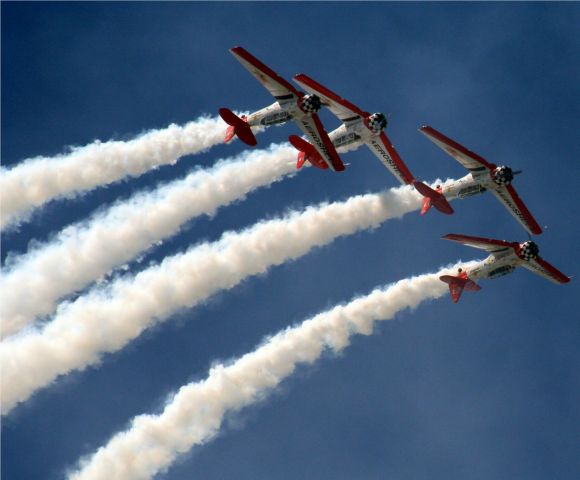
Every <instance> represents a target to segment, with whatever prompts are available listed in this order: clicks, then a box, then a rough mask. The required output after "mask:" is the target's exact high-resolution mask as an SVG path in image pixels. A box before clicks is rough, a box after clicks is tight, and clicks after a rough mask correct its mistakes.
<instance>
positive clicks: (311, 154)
mask: <svg viewBox="0 0 580 480" xmlns="http://www.w3.org/2000/svg"><path fill="white" fill-rule="evenodd" d="M288 140H289V142H290V143H291V144H292V146H293V147H294V148H295V149H296V150H298V151H299V153H298V161H297V163H296V168H297V169H300V168H302V165H304V162H306V160H308V161H309V162H310V163H311V164H312V165H313V166H315V167H317V168H320V169H322V170H326V169H327V168H328V165H327V164H326V162H325V161H323V160H322V157H321V156H320V154H319V153H318V152H317V151H316V148H314V146H313V145H311V144H310V143H308V142H307V141H306V140H304V139H303V138H300V137H299V136H298V135H290V136H289V137H288Z"/></svg>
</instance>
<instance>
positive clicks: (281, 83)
mask: <svg viewBox="0 0 580 480" xmlns="http://www.w3.org/2000/svg"><path fill="white" fill-rule="evenodd" d="M230 52H231V53H232V55H233V56H234V57H236V60H238V61H239V62H240V63H241V64H242V65H243V66H244V67H246V69H247V70H248V71H249V72H250V73H251V74H252V75H253V76H254V77H255V78H256V80H258V81H259V82H260V83H261V84H262V85H263V86H264V87H265V88H266V89H267V90H268V91H269V92H270V93H271V94H272V96H273V97H274V98H276V100H290V99H292V98H298V97H301V96H302V95H301V93H300V92H298V90H296V88H294V86H293V85H292V84H291V83H289V82H287V81H286V80H284V79H283V78H282V77H280V76H279V75H278V74H277V73H276V72H274V71H273V70H272V69H271V68H269V67H268V66H266V65H264V64H263V63H262V62H260V60H258V59H257V58H256V57H254V56H253V55H252V54H251V53H250V52H248V51H247V50H245V49H244V48H242V47H234V48H231V49H230Z"/></svg>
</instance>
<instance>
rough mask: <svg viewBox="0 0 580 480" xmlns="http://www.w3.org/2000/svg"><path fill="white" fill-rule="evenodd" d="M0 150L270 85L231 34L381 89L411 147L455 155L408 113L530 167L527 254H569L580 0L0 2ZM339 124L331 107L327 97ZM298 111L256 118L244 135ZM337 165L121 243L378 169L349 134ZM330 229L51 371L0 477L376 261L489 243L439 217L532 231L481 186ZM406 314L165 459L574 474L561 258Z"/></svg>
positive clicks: (31, 465)
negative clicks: (128, 336)
mask: <svg viewBox="0 0 580 480" xmlns="http://www.w3.org/2000/svg"><path fill="white" fill-rule="evenodd" d="M1 9H2V12H1V13H2V47H1V48H2V87H1V88H2V127H1V128H2V132H1V133H2V147H1V148H2V152H1V153H2V163H3V165H4V166H6V167H9V166H11V165H14V164H17V163H18V162H20V161H22V160H24V159H26V158H29V157H33V156H36V155H55V154H58V153H61V152H63V151H64V150H65V149H66V147H67V146H70V145H84V144H87V143H90V142H92V141H93V140H94V139H97V138H98V139H101V140H103V141H104V140H108V139H130V138H133V137H134V136H135V135H137V134H139V133H140V132H143V131H145V130H148V129H153V128H163V127H165V126H167V125H169V124H170V123H172V122H175V123H179V124H183V123H185V122H187V121H190V120H192V119H194V118H197V117H198V116H199V115H201V114H205V113H210V114H215V113H216V112H217V110H218V108H219V107H222V106H227V107H229V108H232V109H240V110H243V109H247V110H252V109H257V108H259V107H262V106H265V105H266V104H269V103H270V102H271V98H270V97H269V95H268V93H267V91H266V90H264V89H263V88H262V87H261V86H260V85H259V84H258V83H257V82H256V81H255V80H254V79H253V78H252V77H251V76H250V75H249V74H248V73H247V72H246V71H245V70H244V69H243V68H242V67H241V66H240V65H239V64H238V62H236V61H235V59H234V58H233V57H232V56H231V55H230V54H229V52H228V48H230V47H232V46H234V45H242V46H244V47H245V48H246V49H248V50H249V51H250V52H252V53H254V54H255V55H256V56H257V57H258V58H260V59H261V60H263V61H264V62H265V63H266V64H268V65H269V66H270V67H271V68H273V69H274V70H275V71H277V72H278V73H279V74H280V75H282V76H284V77H286V78H288V79H289V78H290V77H291V76H292V75H294V74H296V73H299V72H304V73H306V74H308V75H310V76H311V77H313V78H315V79H316V80H318V81H319V82H321V83H323V84H325V85H327V86H328V87H330V88H331V89H333V90H334V91H336V92H338V93H340V94H341V95H343V96H344V97H346V98H348V99H349V100H350V101H351V102H353V103H355V104H356V105H358V106H360V107H361V108H362V109H364V110H369V111H383V112H385V113H389V114H390V115H391V117H390V125H389V127H388V130H387V131H388V134H389V136H390V138H391V140H392V141H393V142H394V144H395V146H396V147H397V149H398V151H399V153H400V154H401V156H402V157H403V159H404V160H405V161H406V163H407V165H408V166H409V168H410V169H411V171H412V172H413V173H414V174H415V175H416V176H417V177H420V178H424V179H427V180H431V179H434V178H436V177H443V178H445V177H455V178H457V177H459V176H463V175H464V174H465V173H464V171H463V170H462V168H461V167H460V165H459V164H458V163H457V162H455V161H454V160H453V159H452V158H451V157H449V156H447V155H445V154H444V153H443V152H441V151H440V150H439V149H437V148H436V147H435V146H434V145H432V144H431V143H430V142H429V141H428V140H426V139H425V138H423V136H422V135H421V134H420V133H419V132H418V131H417V128H418V127H419V126H421V125H423V124H430V125H432V126H433V127H435V128H437V129H439V130H441V131H442V132H444V133H445V134H447V135H448V136H450V137H451V138H454V139H455V140H457V141H459V142H460V143H462V144H463V145H465V146H467V147H468V148H470V149H472V150H474V151H476V152H477V153H479V154H480V155H482V156H483V157H484V158H486V159H487V160H489V161H491V162H494V163H497V164H506V165H510V166H512V167H514V168H516V169H522V170H524V173H523V174H522V175H521V176H519V177H517V183H515V186H516V188H517V190H518V192H519V193H520V195H521V197H522V198H523V199H524V201H525V202H526V204H527V205H528V207H529V208H530V210H531V211H532V213H533V214H534V215H535V217H536V218H537V219H538V221H539V223H540V224H541V225H542V226H547V228H546V229H545V232H544V233H543V234H542V235H541V236H539V237H538V238H537V242H538V244H539V246H540V251H541V255H543V256H544V258H546V259H547V260H548V261H550V262H551V263H553V264H554V265H556V266H557V267H558V268H560V269H561V270H562V271H564V272H565V273H567V274H568V275H577V270H578V266H577V259H576V254H577V251H578V240H579V236H580V235H579V233H580V232H579V228H578V218H579V215H578V214H579V211H578V201H577V200H578V196H577V191H578V188H577V178H578V175H579V174H580V171H579V168H578V165H579V164H578V157H579V154H580V151H579V150H580V149H579V147H578V133H577V130H578V118H579V114H580V95H579V93H580V92H579V91H578V85H580V66H579V65H578V61H577V58H578V51H579V49H580V37H579V35H578V33H577V25H578V24H579V23H580V6H579V5H578V4H575V3H556V4H552V3H550V4H546V3H522V4H520V3H515V4H502V3H476V4H463V3H428V4H422V3H411V4H401V3H393V4H391V3H364V4H354V3H308V4H307V3H284V4H272V3H266V4H264V3H241V4H239V3H216V4H209V3H170V4H157V3H140V4H126V3H60V4H50V3H38V4H35V3H6V2H3V3H2V5H1ZM321 118H322V120H323V121H324V123H325V125H326V126H327V128H328V130H331V129H333V128H335V127H336V126H338V122H337V121H336V119H334V118H333V117H332V116H331V115H330V114H329V112H324V113H323V114H322V115H321ZM291 133H297V128H295V127H294V126H292V125H286V126H284V127H281V128H272V129H270V130H269V131H268V132H266V133H264V134H261V135H260V136H259V137H258V142H259V146H266V145H268V144H269V143H270V142H281V141H283V140H284V139H285V138H287V136H288V135H289V134H291ZM243 148H245V147H244V145H242V144H241V143H240V142H235V143H233V144H230V145H220V146H217V147H215V148H213V149H211V150H210V151H209V152H207V153H205V154H203V155H196V156H190V157H185V158H182V159H181V160H180V161H179V162H178V163H177V164H176V165H175V166H167V167H162V168H160V169H158V170H155V171H153V172H150V173H147V174H145V175H143V176H141V177H139V178H137V179H132V180H129V181H125V182H120V183H118V184H115V185H112V186H109V187H107V188H101V189H96V190H94V191H92V192H90V193H88V194H87V195H85V196H83V197H81V198H79V199H76V200H74V201H70V200H69V201H64V200H61V201H55V202H52V203H51V204H49V205H48V206H46V208H44V209H42V210H40V211H39V212H37V213H36V214H35V215H34V216H33V218H32V220H31V221H30V222H29V223H27V224H24V225H23V226H22V227H21V228H20V229H19V230H18V231H12V232H8V233H4V234H3V235H2V261H3V262H4V261H5V259H6V257H7V255H11V254H12V255H15V254H19V253H23V252H25V251H26V250H27V248H28V245H29V242H31V241H44V240H46V239H48V238H50V236H51V234H53V233H56V232H58V231H59V230H61V229H62V228H63V227H64V226H66V225H68V224H70V223H71V222H75V221H78V220H80V219H82V218H84V217H86V216H87V215H89V214H90V213H91V212H93V211H94V210H95V209H97V208H104V207H106V206H107V205H108V204H110V203H112V202H113V201H114V200H116V199H120V198H127V197H129V196H130V195H131V194H132V193H133V192H137V191H140V190H143V189H153V188H155V186H156V185H158V184H159V182H162V181H167V180H172V179H177V178H180V177H182V176H184V175H185V174H186V173H187V172H189V171H191V170H192V169H194V168H197V167H208V166H211V165H212V164H213V163H214V162H215V161H216V160H217V159H219V158H225V157H229V156H232V155H235V154H237V153H239V152H240V151H242V149H243ZM343 158H344V160H345V161H346V162H349V163H350V165H349V167H348V169H347V171H346V172H344V173H343V174H340V175H332V174H330V173H328V172H322V171H314V169H307V170H305V171H303V172H301V173H300V174H299V175H297V176H296V177H295V178H292V179H288V180H285V181H283V182H281V183H279V184H276V185H274V186H272V187H271V188H269V189H262V190H259V191H257V192H255V193H253V194H251V195H249V196H248V198H247V199H246V200H245V201H243V202H241V203H239V204H236V205H234V206H231V207H227V208H224V209H222V210H220V211H219V213H218V214H217V215H216V216H215V218H213V219H207V218H200V219H196V220H194V221H193V222H192V223H191V224H190V225H188V226H187V227H186V228H185V229H184V230H183V231H182V232H181V233H180V234H178V235H176V236H175V237H173V238H171V239H169V240H167V241H166V242H164V244H162V245H161V246H159V247H157V248H155V249H154V250H153V251H151V252H149V253H148V254H147V255H145V256H144V258H142V259H141V262H135V263H134V264H131V265H130V267H131V270H132V271H139V270H140V269H142V268H143V266H144V265H147V264H149V263H150V262H158V261H160V260H161V259H162V258H163V257H165V256H167V255H172V254H174V253H176V252H180V251H184V250H185V249H187V248H188V247H189V246H190V245H193V244H196V243H199V242H201V241H204V240H213V239H217V238H219V236H220V235H221V233H222V232H224V231H226V230H236V229H239V228H242V227H245V226H248V225H251V224H253V223H255V222H256V221H258V220H260V219H263V218H265V217H272V216H275V215H279V214H282V213H284V212H285V211H287V210H288V209H289V208H301V207H303V206H306V205H309V204H314V203H318V202H320V201H324V200H330V201H332V200H341V199H345V198H347V197H349V196H351V195H355V194H359V193H364V192H376V191H380V190H382V189H384V188H390V187H394V186H396V180H395V179H394V177H392V176H390V174H389V173H388V172H387V171H386V170H385V169H384V167H383V166H382V165H381V164H380V163H379V162H378V161H377V160H376V159H375V158H374V157H373V156H372V154H371V153H370V152H367V151H365V150H362V149H361V150H359V151H357V152H351V153H349V154H345V155H344V156H343ZM453 206H454V208H455V211H456V213H455V215H454V216H452V217H444V216H442V215H438V214H437V213H436V212H430V213H429V215H428V216H426V217H424V218H421V217H420V215H419V214H418V213H416V214H410V215H407V216H406V217H404V218H403V219H402V220H392V221H389V222H386V223H385V224H384V225H382V226H381V227H380V228H378V229H376V230H374V231H367V232H362V233H358V234H356V235H353V236H351V237H347V238H342V239H339V240H337V241H335V242H333V243H332V244H331V245H329V246H327V247H324V248H320V249H317V250H315V251H313V252H312V253H310V254H309V255H307V256H305V257H303V258H301V259H299V260H297V261H295V262H291V263H288V264H285V265H283V266H281V267H276V268H274V269H272V270H271V271H270V272H269V273H268V274H267V275H263V276H260V277H257V278H251V279H249V280H247V281H246V282H244V283H243V284H241V285H240V286H238V287H236V288H234V289H232V290H230V291H227V292H222V293H220V294H218V295H216V296H214V297H212V298H211V299H210V300H209V301H208V302H207V303H206V304H204V305H202V306H199V307H196V308H194V309H192V310H187V311H182V312H180V313H179V314H177V315H175V317H174V318H173V319H171V320H170V321H168V322H165V323H164V324H163V325H161V326H159V327H157V328H155V329H153V330H152V331H149V332H147V333H146V334H145V335H143V336H141V337H140V338H139V339H137V340H136V341H134V342H132V343H131V344H130V345H129V346H128V347H127V348H125V349H124V350H122V351H121V352H118V353H115V354H111V355H108V356H107V357H105V360H104V361H103V363H102V364H101V365H100V366H99V367H98V368H89V369H88V370H87V371H85V372H82V373H75V374H72V375H69V376H68V377H66V378H64V379H61V380H59V381H58V382H57V383H56V384H55V385H53V386H52V387H50V388H47V389H44V390H42V391H40V392H39V393H37V394H36V395H35V396H34V397H33V398H32V399H31V400H29V401H28V402H26V403H25V404H23V405H21V406H19V407H17V408H16V409H15V410H14V411H13V412H12V413H11V414H9V415H8V416H7V417H5V418H3V419H2V471H1V473H2V476H3V478H7V479H8V478H10V479H14V480H18V479H31V478H47V479H52V478H55V479H56V478H61V477H62V476H63V474H64V472H65V470H66V469H67V468H70V467H72V466H74V465H75V463H76V461H77V460H78V459H79V458H80V457H81V456H82V455H86V454H89V453H91V452H93V451H94V450H95V449H96V448H98V447H99V446H101V445H103V444H104V443H106V441H107V440H108V438H110V436H111V435H113V434H114V433H116V432H117V431H119V430H121V429H124V428H126V426H127V424H128V422H129V420H130V419H131V418H132V417H134V416H135V415H138V414H140V413H150V412H157V411H159V409H160V408H161V407H162V405H163V402H164V400H165V398H166V397H167V395H168V394H169V393H170V392H172V391H174V390H176V389H177V388H179V387H180V386H181V385H183V384H185V383H188V382H190V381H192V380H196V379H202V378H204V377H205V376H206V374H207V371H208V368H209V367H210V366H211V365H212V363H213V362H215V361H217V360H225V359H230V358H236V357H238V356H240V355H242V354H244V353H246V352H249V351H251V350H253V349H254V347H255V346H256V345H257V344H259V343H260V341H261V339H262V338H263V337H264V336H265V335H268V334H272V333H275V332H277V331H278V330H280V329H282V328H284V327H286V326H288V325H291V324H293V323H296V322H300V321H302V320H303V319H305V318H308V317H309V316H311V315H313V314H315V313H317V312H319V311H322V310H324V309H326V308H327V307H329V306H332V305H334V304H335V303H338V302H345V301H348V300H349V299H351V298H352V297H354V296H355V295H357V294H365V293H367V292H369V291H370V290H371V289H372V288H373V287H375V286H377V285H383V284H387V283H390V282H393V281H396V280H398V279H401V278H405V277H408V276H410V275H412V274H418V273H422V272H427V271H433V270H435V269H437V268H438V267H439V266H440V265H443V264H446V263H449V262H454V261H456V260H457V259H460V258H461V259H465V260H469V259H472V258H482V257H483V255H482V252H479V251H477V250H472V249H469V248H467V247H462V246H460V245H457V244H453V243H451V242H444V241H442V240H439V237H440V236H441V235H443V234H446V233H450V232H453V233H465V234H470V235H480V236H488V237H494V238H503V239H507V240H523V239H526V234H525V232H524V230H523V229H522V228H521V227H520V226H519V225H518V224H517V223H516V222H515V221H514V220H513V218H512V217H511V216H510V215H509V214H508V213H507V212H506V211H505V210H504V209H503V207H502V206H501V205H499V204H498V203H497V202H496V201H495V200H494V199H493V198H491V196H489V195H484V196H481V197H476V198H471V199H468V200H464V201H462V202H456V203H454V205H453ZM482 287H483V289H482V291H481V292H479V293H478V294H470V293H467V294H465V295H464V297H463V298H462V300H461V302H460V303H459V304H457V305H453V304H452V303H451V301H450V300H449V299H448V298H445V299H442V300H439V301H436V302H430V303H425V304H423V305H422V306H420V307H419V308H418V309H417V310H416V311H414V312H404V313H401V314H399V315H398V316H397V319H396V320H395V321H394V322H389V323H386V324H384V325H380V326H379V327H378V329H377V332H376V334H375V335H373V336H371V337H360V338H355V339H354V340H353V343H352V345H351V346H350V347H349V348H348V349H347V350H346V351H345V352H344V354H342V355H341V356H340V357H338V358H335V357H332V356H326V357H325V358H324V359H323V360H322V361H320V362H318V363H317V364H316V365H315V366H313V367H309V368H301V369H299V371H298V372H297V374H295V375H294V376H293V377H292V378H290V379H289V380H287V381H285V382H284V383H283V385H282V386H281V388H280V389H278V390H277V391H276V393H275V394H274V395H272V396H271V397H270V398H269V399H268V400H266V401H264V402H262V403H261V404H259V405H257V406H254V407H250V408H248V409H246V410H244V411H242V412H241V413H239V414H236V415H234V416H232V417H230V418H229V419H228V421H227V422H226V426H225V428H224V429H223V433H222V434H221V435H220V436H219V437H218V438H216V439H215V440H213V441H211V442H210V443H208V444H207V445H205V446H203V447H199V448H195V449H193V450H192V451H191V452H190V453H189V454H188V455H185V456H184V457H183V458H182V459H181V460H180V461H179V462H177V463H176V464H175V465H173V466H172V468H171V469H170V470H169V471H168V472H167V473H166V474H164V475H161V476H160V478H167V479H172V480H173V479H186V478H187V479H191V478H204V479H214V478H215V479H218V478H219V479H221V478H228V477H234V476H235V477H236V478H242V479H246V478H247V479H255V478H266V477H267V478H272V479H286V478H333V479H342V478H368V479H374V478H393V479H421V478H429V479H433V478H437V479H439V478H441V479H443V478H444V479H446V480H449V479H464V478H470V479H472V478H473V479H478V478H481V479H484V478H485V479H488V478H529V479H545V478H558V479H568V478H570V479H572V478H578V475H579V474H580V460H579V459H578V455H577V446H578V439H579V436H578V427H577V426H578V425H579V424H580V409H579V407H578V402H577V399H578V398H579V397H580V381H579V377H578V369H579V367H580V349H579V348H578V345H579V344H580V324H579V322H578V318H577V317H578V315H577V313H576V312H577V311H578V310H579V308H580V304H579V301H578V286H577V278H575V279H573V282H572V283H571V284H569V285H566V286H562V287H559V286H555V285H552V284H550V283H548V282H545V281H544V280H543V279H541V278H540V277H536V276H534V275H532V274H531V273H530V272H528V271H523V270H518V271H516V272H515V273H514V274H512V275H510V276H508V277H504V278H502V279H500V280H496V281H487V282H482Z"/></svg>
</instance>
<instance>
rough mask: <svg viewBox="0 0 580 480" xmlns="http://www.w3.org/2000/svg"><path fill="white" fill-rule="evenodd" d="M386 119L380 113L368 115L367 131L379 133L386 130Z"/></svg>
mask: <svg viewBox="0 0 580 480" xmlns="http://www.w3.org/2000/svg"><path fill="white" fill-rule="evenodd" d="M387 123H388V122H387V117H385V116H384V115H383V114H382V113H379V112H377V113H373V114H372V115H369V116H368V117H367V119H366V124H367V127H368V128H369V130H370V131H371V132H373V133H379V132H381V131H383V130H384V129H385V128H387Z"/></svg>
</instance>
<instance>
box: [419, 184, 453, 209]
mask: <svg viewBox="0 0 580 480" xmlns="http://www.w3.org/2000/svg"><path fill="white" fill-rule="evenodd" d="M413 186H414V187H415V189H416V190H417V191H418V192H419V193H420V194H421V195H423V196H424V197H425V198H424V199H423V208H421V215H425V214H426V213H427V212H428V211H429V208H431V206H433V207H435V208H436V209H437V210H439V211H440V212H441V213H444V214H445V215H452V214H453V208H452V207H451V205H449V202H448V201H447V199H446V198H445V196H444V195H443V194H442V193H441V192H440V191H437V190H433V189H432V188H431V187H429V186H428V185H426V184H424V183H423V182H419V181H417V180H415V181H414V182H413Z"/></svg>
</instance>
